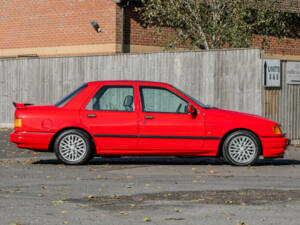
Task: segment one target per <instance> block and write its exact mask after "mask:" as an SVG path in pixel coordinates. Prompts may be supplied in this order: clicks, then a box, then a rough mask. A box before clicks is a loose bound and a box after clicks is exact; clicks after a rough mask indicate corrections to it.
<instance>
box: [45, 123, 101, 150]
mask: <svg viewBox="0 0 300 225" xmlns="http://www.w3.org/2000/svg"><path fill="white" fill-rule="evenodd" d="M72 129H74V130H80V131H82V132H84V133H85V134H87V136H88V137H89V138H90V141H91V147H92V151H93V153H96V145H95V140H94V138H93V136H92V135H91V134H90V133H89V132H88V131H87V130H85V129H83V128H82V127H76V126H72V127H65V128H63V129H60V130H59V131H57V132H56V133H55V134H54V135H53V137H52V138H51V141H50V144H49V152H53V151H54V142H55V139H56V138H57V137H58V136H59V135H60V134H61V133H62V132H64V131H66V130H72Z"/></svg>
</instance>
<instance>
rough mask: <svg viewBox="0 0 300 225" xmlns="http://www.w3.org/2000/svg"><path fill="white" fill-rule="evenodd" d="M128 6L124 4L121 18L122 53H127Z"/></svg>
mask: <svg viewBox="0 0 300 225" xmlns="http://www.w3.org/2000/svg"><path fill="white" fill-rule="evenodd" d="M126 6H127V4H126V3H125V4H122V5H121V7H122V17H121V20H122V22H121V27H122V28H121V29H122V30H121V36H122V37H121V46H122V47H121V53H125V8H126Z"/></svg>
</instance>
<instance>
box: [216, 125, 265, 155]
mask: <svg viewBox="0 0 300 225" xmlns="http://www.w3.org/2000/svg"><path fill="white" fill-rule="evenodd" d="M236 131H248V132H250V133H252V134H253V135H254V136H256V138H257V140H258V141H259V147H260V153H259V155H263V148H262V143H261V140H260V138H259V136H258V135H257V134H256V133H255V132H253V131H252V130H249V129H245V128H237V129H233V130H230V131H228V132H226V133H225V135H224V136H223V137H222V138H221V141H220V143H219V146H218V154H217V157H221V156H223V152H222V148H223V144H224V141H225V140H226V138H227V137H228V136H229V135H230V134H232V133H234V132H236Z"/></svg>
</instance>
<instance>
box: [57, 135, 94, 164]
mask: <svg viewBox="0 0 300 225" xmlns="http://www.w3.org/2000/svg"><path fill="white" fill-rule="evenodd" d="M54 152H55V155H56V157H57V158H58V160H59V161H61V162H62V163H64V164H67V165H81V164H85V163H87V162H88V161H89V160H90V159H91V158H92V148H91V143H90V140H89V136H88V135H87V134H86V133H85V132H83V131H81V130H76V129H70V130H66V131H64V132H62V133H61V134H59V135H58V136H57V138H56V139H55V141H54ZM73 156H74V157H73ZM76 157H77V158H76Z"/></svg>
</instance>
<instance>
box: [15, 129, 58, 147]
mask: <svg viewBox="0 0 300 225" xmlns="http://www.w3.org/2000/svg"><path fill="white" fill-rule="evenodd" d="M53 135H54V133H44V132H13V133H11V134H10V136H9V137H10V141H11V142H13V143H16V144H17V146H18V147H19V148H27V149H35V150H45V151H47V150H48V149H49V144H50V141H51V138H52V137H53Z"/></svg>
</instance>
